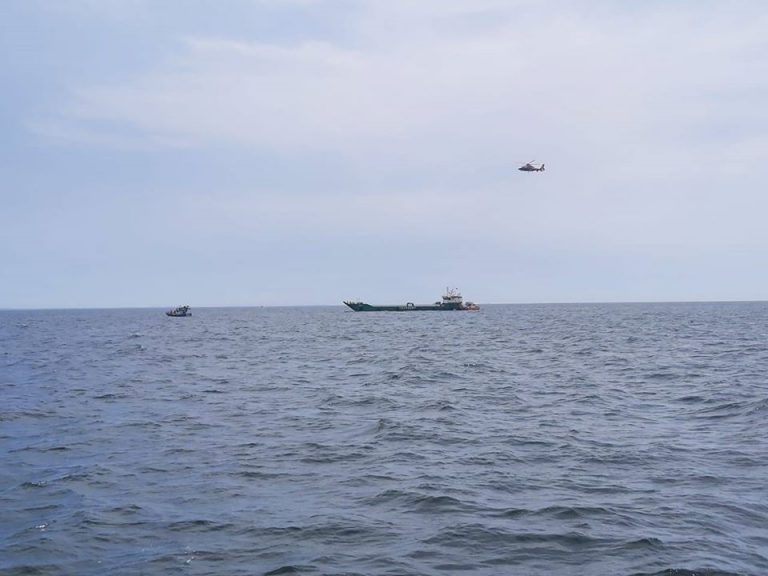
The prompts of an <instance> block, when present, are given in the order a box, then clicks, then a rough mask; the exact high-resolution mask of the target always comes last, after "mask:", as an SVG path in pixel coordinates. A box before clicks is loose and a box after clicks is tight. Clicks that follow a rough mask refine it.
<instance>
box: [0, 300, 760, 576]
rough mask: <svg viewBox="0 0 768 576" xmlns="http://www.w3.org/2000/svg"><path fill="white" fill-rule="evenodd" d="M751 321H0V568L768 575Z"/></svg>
mask: <svg viewBox="0 0 768 576" xmlns="http://www.w3.org/2000/svg"><path fill="white" fill-rule="evenodd" d="M767 421H768V303H765V302H752V303H654V304H548V305H543V304H542V305H487V306H482V308H481V310H480V311H479V312H410V313H392V312H389V313H387V312H377V313H355V312H352V311H351V310H348V309H345V308H343V307H342V306H328V307H285V308H271V307H263V308H258V307H254V308H193V316H192V317H189V318H169V317H166V316H165V314H164V311H163V310H159V309H114V310H37V311H18V310H17V311H2V312H0V574H2V575H3V576H10V575H14V576H15V575H139V574H141V575H154V574H163V575H166V574H167V575H176V574H178V575H199V576H202V575H217V576H219V575H254V574H256V575H278V574H281V575H289V574H302V575H304V574H306V575H366V576H367V575H393V576H394V575H446V574H451V575H453V574H460V575H467V576H470V575H471V576H476V575H477V576H479V575H542V576H544V575H546V576H559V575H562V576H566V575H568V576H571V575H606V576H607V575H611V576H613V575H634V576H641V575H642V576H650V575H657V576H696V575H706V576H715V575H728V576H730V575H737V574H738V575H755V576H758V575H765V574H768V426H766V422H767Z"/></svg>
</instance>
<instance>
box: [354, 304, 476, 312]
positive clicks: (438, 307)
mask: <svg viewBox="0 0 768 576" xmlns="http://www.w3.org/2000/svg"><path fill="white" fill-rule="evenodd" d="M344 304H346V305H347V306H349V307H350V308H351V309H352V310H354V311H355V312H446V311H450V310H468V308H465V307H464V306H462V305H459V306H457V305H453V304H448V305H446V304H411V303H408V304H405V305H402V306H400V305H398V306H374V305H372V304H366V303H365V302H344Z"/></svg>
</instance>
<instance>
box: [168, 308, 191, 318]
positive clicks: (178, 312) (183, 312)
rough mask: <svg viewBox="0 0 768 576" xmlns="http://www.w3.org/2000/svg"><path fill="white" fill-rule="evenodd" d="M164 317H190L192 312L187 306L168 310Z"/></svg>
mask: <svg viewBox="0 0 768 576" xmlns="http://www.w3.org/2000/svg"><path fill="white" fill-rule="evenodd" d="M165 315H166V316H174V317H181V316H192V311H191V310H190V309H189V306H178V307H176V308H173V309H171V310H168V312H166V313H165Z"/></svg>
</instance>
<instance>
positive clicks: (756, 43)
mask: <svg viewBox="0 0 768 576" xmlns="http://www.w3.org/2000/svg"><path fill="white" fill-rule="evenodd" d="M355 6H356V7H355V9H354V10H352V15H351V16H350V17H349V29H348V30H346V33H345V34H344V35H343V36H340V37H338V38H336V39H333V38H331V39H329V38H324V39H322V40H321V39H313V38H311V37H307V38H305V39H304V40H301V41H295V40H292V41H290V42H287V41H286V42H277V41H272V42H269V43H266V42H264V41H261V40H258V39H248V38H237V39H236V38H232V37H221V36H215V35H210V36H199V35H198V36H191V37H186V38H183V39H180V40H179V42H178V44H177V45H176V50H175V52H174V53H173V54H171V55H169V56H168V57H166V58H161V59H159V61H158V64H157V67H156V68H155V69H153V70H148V71H147V72H146V73H144V74H140V75H138V76H136V77H133V78H126V79H125V80H124V81H120V82H110V83H104V84H101V85H89V86H81V87H79V88H78V89H77V90H75V91H74V92H73V93H72V100H71V105H70V106H69V107H68V108H67V109H66V110H65V111H64V112H63V113H61V114H60V115H58V117H56V118H55V121H52V122H51V123H50V125H49V126H48V130H47V133H48V134H54V135H55V136H56V138H57V139H58V140H59V141H62V140H65V139H66V135H67V133H68V132H69V133H70V134H71V135H72V138H73V139H79V140H80V141H90V142H91V143H92V144H93V145H94V146H100V145H112V146H114V145H115V144H116V143H117V142H119V141H120V139H124V141H125V142H126V145H129V146H130V147H132V148H135V147H136V146H137V145H141V143H142V142H143V143H144V145H145V146H147V147H153V148H157V147H163V146H187V147H199V148H206V147H217V146H222V145H224V146H233V147H239V148H242V149H247V150H250V151H252V152H253V153H254V154H257V155H258V154H267V153H275V152H277V153H280V154H286V155H292V154H313V153H316V154H328V155H331V156H333V157H334V158H335V159H336V160H337V162H336V164H335V166H337V167H338V166H343V170H345V171H346V173H347V174H348V176H349V178H350V180H351V181H357V182H359V183H360V184H361V185H360V191H359V194H358V195H355V194H354V193H350V192H347V193H345V194H341V193H338V192H335V191H331V190H327V189H324V188H323V183H322V182H318V185H317V189H316V190H314V191H313V193H314V194H315V195H313V194H312V193H307V191H306V190H303V191H300V192H299V193H294V194H293V196H291V197H290V198H282V197H281V195H280V194H279V193H277V192H269V191H267V192H263V191H262V192H258V193H256V194H255V197H256V198H258V199H259V202H261V203H262V207H261V210H262V212H263V213H264V214H272V215H273V216H274V218H273V219H272V221H273V222H282V223H284V224H285V225H286V226H297V227H302V226H303V227H308V228H312V226H313V221H314V222H320V223H321V224H320V225H321V226H324V229H325V231H326V233H331V232H332V230H334V229H338V228H335V227H340V228H341V229H344V230H347V231H353V232H355V233H356V234H365V231H366V230H373V231H375V230H377V225H378V224H379V223H380V222H387V227H389V228H393V227H394V228H395V229H399V230H406V231H408V233H409V234H416V231H417V230H418V229H419V228H421V229H423V230H425V231H426V232H425V234H434V233H435V230H442V231H444V232H446V233H452V232H453V231H457V233H460V234H466V235H467V237H470V236H472V235H473V234H474V235H475V236H476V235H478V234H482V235H484V236H485V237H487V238H497V239H500V241H501V240H504V239H506V240H508V241H509V240H512V241H514V240H515V239H516V238H526V239H528V240H529V241H530V240H532V239H535V240H536V241H537V242H543V243H546V242H550V241H551V242H561V243H562V242H564V241H566V242H573V241H574V239H578V242H584V243H592V244H600V243H601V242H608V241H610V242H619V243H620V242H625V243H627V244H632V243H642V242H649V241H651V240H649V238H654V240H652V241H653V242H658V243H660V244H664V243H673V244H678V245H680V244H688V245H707V244H713V243H723V242H725V243H728V242H731V243H734V244H738V243H750V242H756V241H759V242H764V241H767V240H768V239H767V238H766V232H764V231H762V225H761V224H760V222H759V221H758V220H759V219H756V218H755V217H753V216H752V215H753V214H758V213H761V212H762V211H764V209H765V208H766V207H767V206H766V202H765V201H764V200H763V199H762V198H763V196H762V195H761V194H759V193H757V188H756V187H757V183H759V182H760V181H761V180H762V179H763V178H764V177H765V176H766V175H768V174H767V173H766V168H765V165H766V160H768V147H767V146H766V139H765V133H766V129H768V113H767V112H766V109H765V106H764V105H763V102H764V98H765V96H766V94H768V69H767V67H768V58H766V55H767V53H768V43H767V42H766V39H765V38H766V37H765V34H764V30H765V29H768V15H766V14H764V11H763V10H762V8H761V6H762V5H761V4H760V3H757V2H753V3H750V2H743V3H739V4H735V5H734V4H731V5H728V6H725V5H722V4H717V3H707V4H701V3H693V2H691V3H677V4H675V5H672V6H670V5H669V4H667V3H643V4H642V5H633V6H632V7H626V6H624V7H619V6H618V5H616V4H615V3H612V2H582V1H566V0H562V1H559V2H552V3H547V4H546V5H544V4H543V3H540V2H527V1H521V2H512V3H510V2H502V1H494V0H482V1H475V0H472V1H470V0H449V1H447V2H445V1H442V0H441V1H440V2H438V1H437V0H426V1H424V2H419V3H412V2H406V1H404V0H393V1H391V2H375V1H370V2H360V3H358V4H355ZM394 24H397V26H395V25H394ZM307 36H311V34H307ZM38 130H40V131H41V132H45V127H44V126H43V127H40V126H38ZM532 159H536V160H539V161H546V162H547V165H548V167H551V171H550V172H548V173H547V174H546V180H544V179H539V180H533V179H532V178H527V176H528V175H526V178H527V179H518V180H517V181H516V182H515V184H514V188H510V185H509V180H510V177H509V175H510V172H511V173H512V174H515V172H514V170H515V164H516V163H517V162H524V161H528V160H532ZM296 169H297V170H301V169H302V166H301V165H300V164H297V166H296ZM537 176H538V175H535V176H534V178H535V177H537ZM285 178H286V179H290V178H291V174H286V176H285ZM415 182H418V185H417V184H415ZM726 187H727V188H728V189H729V191H730V194H731V197H730V198H727V197H725V196H724V195H722V194H720V190H722V189H723V188H726ZM297 194H298V195H297ZM302 194H303V195H304V196H301V195H302ZM473 194H474V195H476V196H478V197H480V198H481V199H480V200H478V201H477V202H473V200H472V196H473ZM533 195H539V196H540V197H537V196H533ZM297 198H300V199H301V202H302V204H301V205H300V206H298V207H297V205H296V201H297ZM733 198H736V199H738V202H734V201H733ZM227 202H230V203H231V209H232V210H234V211H235V216H233V218H235V219H236V218H237V216H236V213H237V212H238V210H241V212H242V213H258V209H257V207H256V206H253V207H251V209H243V207H242V206H240V204H239V203H240V202H241V200H240V199H239V197H238V196H237V195H235V196H231V195H230V196H228V197H227V198H225V199H224V205H225V206H226V203H227ZM344 210H353V211H354V212H355V213H356V214H364V215H365V216H363V217H360V219H359V220H358V222H357V223H351V222H345V221H344V220H343V218H342V217H341V216H339V214H340V212H341V211H344ZM369 215H370V216H369ZM377 218H380V219H379V220H377ZM225 219H226V217H225ZM724 219H725V220H729V221H730V222H732V223H728V224H726V225H725V226H723V225H721V223H722V222H723V220H724ZM688 220H690V221H691V222H689V223H688V224H687V225H683V224H685V223H686V221H688ZM736 222H739V225H738V226H737V225H735V224H733V223H736ZM563 239H566V240H563Z"/></svg>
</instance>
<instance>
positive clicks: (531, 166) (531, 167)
mask: <svg viewBox="0 0 768 576" xmlns="http://www.w3.org/2000/svg"><path fill="white" fill-rule="evenodd" d="M518 170H522V171H523V172H544V163H543V162H542V164H541V166H539V167H538V168H536V166H534V164H533V161H531V162H527V163H526V164H523V165H522V166H520V168H518Z"/></svg>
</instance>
